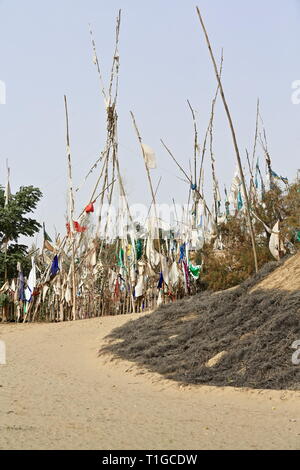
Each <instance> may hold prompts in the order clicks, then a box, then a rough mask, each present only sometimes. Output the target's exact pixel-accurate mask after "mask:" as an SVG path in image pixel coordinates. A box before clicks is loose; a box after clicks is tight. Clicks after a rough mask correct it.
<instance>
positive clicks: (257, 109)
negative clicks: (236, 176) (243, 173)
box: [252, 98, 259, 173]
mask: <svg viewBox="0 0 300 470" xmlns="http://www.w3.org/2000/svg"><path fill="white" fill-rule="evenodd" d="M258 121H259V98H258V100H257V106H256V125H255V137H254V145H253V155H252V173H253V171H254V165H255V155H256V147H257V139H258Z"/></svg>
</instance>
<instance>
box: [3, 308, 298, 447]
mask: <svg viewBox="0 0 300 470" xmlns="http://www.w3.org/2000/svg"><path fill="white" fill-rule="evenodd" d="M127 321H128V318H126V317H109V318H103V319H96V320H87V321H78V322H74V323H63V324H33V325H0V338H1V339H4V340H5V341H6V344H7V361H8V362H7V365H6V366H0V449H106V450H108V449H112V450H113V449H176V448H181V449H300V400H299V398H300V392H283V391H281V392H276V391H268V392H267V391H263V392H257V391H246V390H234V389H230V388H226V389H224V388H209V387H201V386H190V387H187V388H180V387H179V386H178V385H176V384H175V383H173V382H168V381H164V380H162V379H161V378H160V377H159V376H156V375H153V374H152V375H149V374H147V373H145V374H141V373H140V374H139V375H137V370H136V369H134V366H133V365H131V364H129V363H126V362H124V361H119V362H117V363H111V362H108V359H107V358H106V359H104V358H98V357H97V351H98V350H99V348H100V347H101V346H102V345H103V344H104V337H105V336H106V335H107V334H108V333H109V332H110V331H111V330H112V328H115V327H117V326H121V325H122V324H124V323H125V322H127Z"/></svg>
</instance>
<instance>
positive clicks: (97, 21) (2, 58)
mask: <svg viewBox="0 0 300 470" xmlns="http://www.w3.org/2000/svg"><path fill="white" fill-rule="evenodd" d="M196 4H197V2H196V1H195V0H193V1H191V0H151V1H146V0H118V1H116V0H111V1H102V0H51V1H48V0H43V1H40V0H26V1H25V0H2V1H0V80H3V81H5V82H6V86H7V104H6V105H1V106H0V170H1V178H0V179H1V182H2V183H4V181H5V159H6V158H8V159H9V163H10V167H11V173H12V177H11V184H12V189H13V190H15V189H16V188H17V187H18V186H20V185H29V184H33V185H36V186H39V187H40V188H41V189H42V191H43V193H44V198H43V201H42V202H41V203H40V206H39V210H38V211H37V217H38V218H39V220H40V221H43V220H45V222H46V223H47V227H48V231H49V232H50V233H51V234H53V225H54V224H55V225H56V227H57V228H58V230H60V231H61V230H64V213H65V201H66V157H65V124H64V107H63V95H64V94H65V93H66V94H67V96H68V100H69V108H70V109H69V111H70V126H71V148H72V156H73V164H74V180H75V184H79V183H81V180H82V178H83V176H84V175H85V174H86V172H87V171H88V170H89V168H90V166H91V165H92V164H93V162H94V160H95V158H96V156H97V155H98V154H99V152H100V150H101V149H102V148H103V145H104V139H105V129H106V128H105V123H104V107H103V101H102V97H101V95H100V93H99V86H98V77H97V74H96V70H95V66H94V65H93V63H92V52H91V46H90V37H89V32H88V23H92V26H93V30H94V35H95V39H96V43H97V48H98V54H99V56H100V59H101V64H102V69H103V74H104V76H105V77H107V76H108V73H109V70H110V64H111V57H112V50H113V44H114V31H115V18H116V15H117V12H118V9H119V8H121V9H122V27H121V42H120V56H121V74H120V97H119V138H120V161H121V167H122V169H123V173H124V176H125V181H126V187H127V190H128V193H129V198H130V202H132V203H134V202H147V201H149V200H150V197H149V195H148V192H147V181H146V179H145V170H144V167H143V162H142V158H141V155H140V152H139V148H138V145H137V142H136V137H135V134H134V132H133V128H132V124H131V121H130V117H129V111H130V110H133V111H134V113H135V115H136V118H137V121H138V123H139V127H140V130H141V133H142V136H143V138H144V141H145V143H147V144H148V145H151V146H152V147H153V148H154V149H155V151H156V153H157V159H158V169H157V170H156V171H154V172H153V177H154V180H155V181H157V180H158V178H159V177H160V176H162V177H163V180H162V185H161V189H160V192H159V201H160V202H162V203H169V202H170V201H171V199H172V197H175V199H176V202H182V203H184V202H186V199H187V187H186V186H185V184H184V183H182V182H180V181H179V180H178V179H176V177H175V175H178V176H180V174H179V173H178V171H177V169H176V167H175V166H174V165H173V163H172V162H171V161H170V159H169V157H168V155H167V154H166V152H165V151H164V149H163V148H162V147H161V144H160V138H163V139H164V140H165V141H166V142H167V144H168V145H169V146H170V147H171V148H172V149H173V151H174V154H175V155H176V156H177V157H178V160H179V161H180V162H181V163H182V164H183V165H184V166H185V168H187V169H188V159H189V158H191V156H192V154H193V127H192V122H191V117H190V112H189V110H188V107H187V104H186V100H187V98H189V99H190V101H191V103H192V105H193V107H194V108H195V109H196V110H197V118H198V125H199V130H200V132H201V135H203V134H204V130H205V129H206V127H207V122H208V119H209V113H210V105H211V99H212V97H213V95H214V92H215V88H216V81H215V77H214V75H213V71H212V65H211V62H210V58H209V56H208V52H207V48H206V44H205V42H204V38H203V34H202V31H201V30H200V25H199V21H198V18H197V16H196V11H195V6H196ZM198 5H199V7H200V9H201V11H202V14H203V16H204V19H205V21H206V25H207V28H208V32H209V34H210V37H211V41H212V44H213V47H214V50H215V52H216V54H218V56H219V55H220V50H221V48H222V47H223V48H224V73H223V81H224V87H225V93H226V95H227V98H228V102H229V105H230V108H231V110H232V115H233V120H234V123H235V125H236V130H237V135H238V142H239V146H240V150H241V153H242V154H243V155H244V149H245V147H248V148H250V149H252V145H253V137H254V130H255V129H254V127H255V111H256V100H257V97H258V96H259V97H260V99H261V111H262V115H263V118H264V121H265V125H266V128H267V133H268V139H269V147H270V152H271V156H272V158H273V167H274V170H275V171H276V172H278V173H280V174H282V175H283V176H289V177H290V178H291V177H293V176H294V175H295V172H296V169H297V168H299V167H300V162H299V161H298V160H299V145H300V134H299V119H300V106H296V105H292V102H291V93H292V90H291V84H292V82H293V81H295V80H299V79H300V65H299V60H300V59H299V57H300V41H299V23H300V2H299V1H296V0H286V1H282V0H263V1H261V0H253V1H251V2H246V1H240V0H226V1H224V0H209V1H208V0H202V1H200V0H199V2H198ZM201 141H202V138H201ZM215 154H216V159H217V175H218V179H219V182H220V185H221V187H222V188H223V184H224V183H226V184H227V185H229V184H230V181H231V178H232V175H233V171H234V168H235V155H234V152H233V147H232V141H231V135H230V132H229V128H228V123H227V121H226V119H225V117H224V110H223V107H222V105H221V102H219V104H218V107H217V118H216V124H215ZM260 154H261V155H262V153H261V152H260ZM207 163H208V160H207ZM95 176H96V175H95ZM206 176H207V179H208V183H207V187H208V188H209V187H210V173H209V165H208V164H207V171H206ZM93 181H94V178H92V179H91V180H90V181H89V183H88V185H87V186H86V188H85V189H84V190H83V191H82V192H81V194H80V195H79V197H78V200H77V213H78V212H81V209H82V207H83V206H84V205H85V202H86V201H87V200H88V198H89V195H90V192H91V188H92V184H93Z"/></svg>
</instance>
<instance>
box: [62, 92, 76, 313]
mask: <svg viewBox="0 0 300 470" xmlns="http://www.w3.org/2000/svg"><path fill="white" fill-rule="evenodd" d="M64 99H65V113H66V141H67V160H68V177H69V198H70V199H69V214H68V217H69V224H70V235H71V245H72V284H73V289H72V290H73V292H72V294H73V303H72V316H73V320H76V274H75V247H74V232H73V219H74V195H73V182H72V160H71V150H70V132H69V113H68V103H67V97H66V95H65V96H64Z"/></svg>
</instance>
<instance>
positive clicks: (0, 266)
mask: <svg viewBox="0 0 300 470" xmlns="http://www.w3.org/2000/svg"><path fill="white" fill-rule="evenodd" d="M41 197H42V193H41V191H40V190H39V189H38V188H34V187H33V186H24V187H21V188H20V189H19V191H18V192H17V193H16V194H14V195H11V196H10V198H9V203H8V205H7V206H5V193H4V189H3V187H0V247H1V252H0V281H1V282H3V281H4V278H5V271H6V272H7V277H8V278H9V279H11V278H12V277H15V276H16V275H17V271H16V266H17V262H18V261H19V262H21V264H22V268H23V271H24V273H25V274H27V272H28V270H29V269H30V260H29V257H28V247H27V246H25V245H21V244H18V238H19V237H20V236H25V237H32V236H33V235H34V234H35V233H37V232H39V230H40V228H41V225H40V224H39V223H38V222H37V221H36V220H35V219H33V218H31V217H28V214H30V213H32V212H33V211H34V210H35V209H36V207H37V204H38V202H39V200H40V199H41ZM7 243H9V245H8V248H7V252H6V248H5V247H6V244H7Z"/></svg>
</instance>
